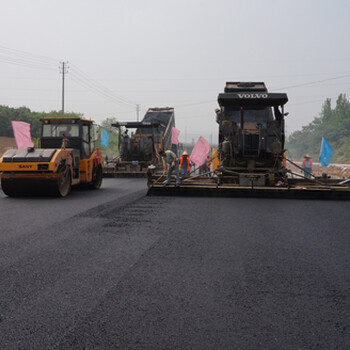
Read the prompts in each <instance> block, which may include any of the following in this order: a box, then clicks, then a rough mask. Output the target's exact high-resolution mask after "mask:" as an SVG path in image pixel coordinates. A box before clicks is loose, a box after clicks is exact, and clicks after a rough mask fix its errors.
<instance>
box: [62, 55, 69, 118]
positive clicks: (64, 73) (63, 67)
mask: <svg viewBox="0 0 350 350" xmlns="http://www.w3.org/2000/svg"><path fill="white" fill-rule="evenodd" d="M60 63H61V65H62V66H60V73H61V74H62V116H64V76H65V75H66V74H67V70H68V67H67V64H68V62H64V61H63V62H60Z"/></svg>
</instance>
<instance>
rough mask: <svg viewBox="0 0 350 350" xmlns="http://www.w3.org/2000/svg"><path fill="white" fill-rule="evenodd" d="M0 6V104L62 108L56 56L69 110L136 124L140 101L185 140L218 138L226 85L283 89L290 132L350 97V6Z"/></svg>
mask: <svg viewBox="0 0 350 350" xmlns="http://www.w3.org/2000/svg"><path fill="white" fill-rule="evenodd" d="M0 10H1V14H2V16H1V21H0V32H1V34H2V35H1V40H0V76H1V79H0V104H1V105H7V106H10V107H20V106H26V107H29V108H30V109H31V110H33V111H39V112H40V111H45V112H49V111H51V110H60V109H61V85H62V76H61V75H60V72H59V65H60V64H59V62H60V61H69V63H68V74H67V75H66V84H65V96H66V98H65V110H66V111H67V112H70V111H72V112H79V113H83V114H84V115H85V117H88V118H91V119H94V120H96V121H97V122H100V121H102V120H103V119H105V118H107V117H116V118H117V119H118V120H120V121H128V120H136V104H140V106H141V113H140V117H143V115H144V113H145V111H146V110H147V109H148V108H149V107H164V106H171V107H175V119H176V126H177V128H178V129H180V130H181V131H182V134H183V135H184V134H185V132H187V133H189V134H190V133H192V134H193V133H196V134H198V133H201V134H204V135H208V134H213V135H214V137H216V135H217V124H216V123H215V117H214V115H215V113H214V109H215V108H216V107H217V95H218V93H219V92H222V91H223V88H224V86H225V82H226V81H264V82H265V83H266V84H267V87H268V88H269V90H270V91H280V92H286V93H287V94H288V97H289V102H288V104H287V106H286V111H288V112H289V113H290V114H289V115H288V117H287V132H288V133H290V132H292V131H294V130H296V129H300V128H301V126H302V125H305V124H308V123H309V122H310V121H312V119H313V118H314V117H315V116H317V115H318V114H319V112H320V110H321V106H322V103H323V102H324V100H325V99H326V98H327V97H330V98H332V101H334V102H335V99H336V98H337V96H338V95H339V94H340V93H346V94H347V97H348V98H349V96H350V45H349V34H350V20H349V14H350V1H349V0H332V1H330V0H328V1H326V0H310V1H308V0H303V1H301V0H293V1H291V0H288V1H284V0H251V1H249V0H215V1H214V0H207V1H205V0H202V1H199V0H186V1H183V0H176V1H168V0H144V1H141V0H134V1H133V0H125V1H124V0H96V1H93V0H69V1H66V0H59V1H58V0H30V1H29V0H1V1H0ZM340 77H341V78H340ZM333 78H336V79H333ZM328 79H332V80H328ZM320 80H328V81H325V82H321V83H316V84H311V85H304V86H300V87H293V86H295V85H303V84H305V83H311V82H317V81H320Z"/></svg>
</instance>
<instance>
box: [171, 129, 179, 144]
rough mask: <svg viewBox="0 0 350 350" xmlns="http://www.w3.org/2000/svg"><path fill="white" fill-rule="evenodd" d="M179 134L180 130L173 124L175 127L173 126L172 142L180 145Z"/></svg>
mask: <svg viewBox="0 0 350 350" xmlns="http://www.w3.org/2000/svg"><path fill="white" fill-rule="evenodd" d="M179 135H180V130H178V129H176V128H175V127H174V126H173V128H172V137H171V143H172V144H173V145H178V144H179Z"/></svg>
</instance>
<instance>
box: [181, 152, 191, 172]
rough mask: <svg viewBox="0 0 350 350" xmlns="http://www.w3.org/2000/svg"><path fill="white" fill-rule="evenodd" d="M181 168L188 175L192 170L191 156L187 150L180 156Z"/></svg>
mask: <svg viewBox="0 0 350 350" xmlns="http://www.w3.org/2000/svg"><path fill="white" fill-rule="evenodd" d="M179 170H180V173H181V174H182V175H188V174H189V173H190V171H191V165H190V158H189V156H188V153H187V152H186V151H185V152H184V153H182V155H181V157H180V161H179Z"/></svg>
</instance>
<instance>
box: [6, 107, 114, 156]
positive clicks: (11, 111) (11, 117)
mask: <svg viewBox="0 0 350 350" xmlns="http://www.w3.org/2000/svg"><path fill="white" fill-rule="evenodd" d="M82 117H83V114H81V113H74V112H71V113H65V114H64V118H82ZM42 118H62V113H61V112H60V111H51V112H48V113H47V112H33V111H31V110H30V109H29V108H27V107H20V108H12V107H8V106H0V136H5V137H14V136H13V130H12V125H11V121H21V122H26V123H29V124H30V132H31V136H32V139H33V141H34V144H35V146H36V147H40V142H39V138H40V133H41V122H40V119H42ZM116 121H117V120H116V119H115V118H107V119H105V120H103V121H102V123H101V126H100V128H104V129H105V130H107V132H108V134H109V136H110V138H109V144H108V147H103V146H101V145H99V148H100V149H101V152H102V154H103V155H105V156H108V157H109V158H112V157H115V156H116V155H118V132H117V129H116V128H115V127H111V124H113V123H115V122H116ZM99 136H100V133H99ZM99 141H100V140H99Z"/></svg>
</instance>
